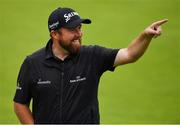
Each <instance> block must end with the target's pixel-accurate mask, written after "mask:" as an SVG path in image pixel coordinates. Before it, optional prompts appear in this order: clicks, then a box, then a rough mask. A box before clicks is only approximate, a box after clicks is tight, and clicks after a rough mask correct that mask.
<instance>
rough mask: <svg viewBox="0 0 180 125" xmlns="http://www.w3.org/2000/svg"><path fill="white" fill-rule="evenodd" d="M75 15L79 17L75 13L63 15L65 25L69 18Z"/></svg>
mask: <svg viewBox="0 0 180 125" xmlns="http://www.w3.org/2000/svg"><path fill="white" fill-rule="evenodd" d="M75 15H79V14H78V13H77V12H70V13H66V14H64V18H65V21H66V23H67V22H68V21H69V20H70V19H71V17H73V16H75Z"/></svg>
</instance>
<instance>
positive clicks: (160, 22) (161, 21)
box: [153, 19, 168, 26]
mask: <svg viewBox="0 0 180 125" xmlns="http://www.w3.org/2000/svg"><path fill="white" fill-rule="evenodd" d="M166 22H168V19H164V20H160V21H157V22H155V23H153V26H160V25H162V24H164V23H166Z"/></svg>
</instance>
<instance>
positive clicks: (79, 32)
mask: <svg viewBox="0 0 180 125" xmlns="http://www.w3.org/2000/svg"><path fill="white" fill-rule="evenodd" d="M75 31H76V32H75V35H76V37H81V36H82V31H81V29H79V28H76V30H75Z"/></svg>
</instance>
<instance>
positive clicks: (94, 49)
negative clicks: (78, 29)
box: [81, 45, 104, 53]
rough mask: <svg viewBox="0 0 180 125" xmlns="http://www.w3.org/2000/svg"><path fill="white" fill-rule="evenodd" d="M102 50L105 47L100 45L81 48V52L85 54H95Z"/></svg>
mask: <svg viewBox="0 0 180 125" xmlns="http://www.w3.org/2000/svg"><path fill="white" fill-rule="evenodd" d="M101 49H104V47H102V46H99V45H82V46H81V52H83V53H93V52H97V50H101Z"/></svg>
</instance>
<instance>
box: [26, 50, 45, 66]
mask: <svg viewBox="0 0 180 125" xmlns="http://www.w3.org/2000/svg"><path fill="white" fill-rule="evenodd" d="M45 56H46V50H45V47H43V48H41V49H39V50H37V51H35V52H33V53H32V54H30V55H28V56H27V57H26V59H25V61H26V62H29V63H30V62H31V61H34V60H35V61H40V60H43V59H44V58H45Z"/></svg>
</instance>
